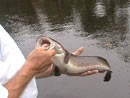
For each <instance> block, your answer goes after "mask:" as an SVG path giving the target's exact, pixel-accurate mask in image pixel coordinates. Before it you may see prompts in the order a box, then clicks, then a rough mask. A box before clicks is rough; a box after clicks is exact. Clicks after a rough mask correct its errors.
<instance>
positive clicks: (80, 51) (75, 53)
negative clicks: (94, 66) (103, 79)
mask: <svg viewBox="0 0 130 98" xmlns="http://www.w3.org/2000/svg"><path fill="white" fill-rule="evenodd" d="M83 50H84V48H83V47H80V48H79V49H77V50H76V51H75V52H74V53H73V54H74V55H80V54H81V53H82V52H83ZM96 73H98V70H92V71H88V72H84V73H82V74H67V75H69V76H88V75H92V74H96Z"/></svg>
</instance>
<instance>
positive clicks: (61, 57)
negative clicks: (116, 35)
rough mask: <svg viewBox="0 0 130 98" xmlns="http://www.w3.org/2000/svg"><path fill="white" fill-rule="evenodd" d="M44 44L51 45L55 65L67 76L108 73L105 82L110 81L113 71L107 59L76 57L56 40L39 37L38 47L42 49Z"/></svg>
mask: <svg viewBox="0 0 130 98" xmlns="http://www.w3.org/2000/svg"><path fill="white" fill-rule="evenodd" d="M43 44H49V49H54V50H55V51H56V55H55V56H54V65H55V66H56V67H57V68H58V69H59V70H60V71H62V72H64V73H66V74H79V73H83V72H87V71H92V70H98V71H99V72H105V71H106V72H107V73H106V76H105V77H104V81H109V80H110V78H111V72H112V71H111V68H110V66H109V63H108V61H107V60H106V59H105V58H103V57H99V56H75V55H73V54H72V53H70V52H68V51H67V50H66V49H65V48H64V47H63V46H62V45H61V44H60V43H59V42H57V41H56V40H54V39H52V38H50V37H46V36H39V37H38V38H37V41H36V47H41V46H42V45H43Z"/></svg>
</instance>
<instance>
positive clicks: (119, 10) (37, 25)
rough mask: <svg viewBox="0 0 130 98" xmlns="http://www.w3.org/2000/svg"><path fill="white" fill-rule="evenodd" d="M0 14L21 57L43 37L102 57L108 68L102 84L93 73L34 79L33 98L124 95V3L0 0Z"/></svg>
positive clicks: (129, 59) (127, 41)
mask: <svg viewBox="0 0 130 98" xmlns="http://www.w3.org/2000/svg"><path fill="white" fill-rule="evenodd" d="M0 12H1V15H0V23H1V24H2V25H3V26H4V27H5V29H6V30H7V31H8V32H9V33H10V34H11V36H12V37H13V38H14V39H15V40H16V42H17V43H18V45H19V47H20V48H21V50H22V51H23V53H24V54H25V56H26V55H27V54H28V53H29V51H30V50H32V49H33V48H34V43H35V39H36V37H37V36H38V35H40V34H45V35H48V36H51V37H53V38H55V39H56V40H58V41H60V42H61V43H62V44H64V46H65V47H66V48H67V49H68V50H69V51H71V52H72V51H74V49H76V48H78V47H80V46H81V45H82V46H84V47H85V48H87V52H86V51H85V52H84V54H83V55H86V54H87V55H100V56H103V57H105V58H107V59H108V61H109V62H110V64H111V66H112V69H113V78H112V80H111V82H110V83H108V84H103V83H102V82H101V81H100V79H99V78H101V77H100V76H99V75H95V76H93V77H88V78H87V79H86V78H74V77H72V78H70V77H65V76H63V77H61V78H58V79H57V78H54V77H52V78H48V79H45V80H39V81H38V87H39V89H40V91H39V98H41V97H46V98H65V97H69V98H72V97H73V98H79V97H80V98H84V97H88V98H94V97H96V98H117V97H118V98H129V97H130V96H129V92H130V91H129V90H130V87H129V85H130V82H129V80H130V79H129V78H127V77H129V72H130V66H129V64H130V2H129V0H1V3H0ZM30 43H31V44H32V46H30ZM75 43H76V44H75ZM105 45H107V47H106V46H105ZM23 46H24V48H23ZM28 46H30V47H28ZM51 80H52V81H54V82H53V83H52V82H50V81H51ZM70 80H71V82H68V81H70ZM83 80H84V81H83ZM95 80H96V81H97V82H95ZM41 81H42V82H43V83H42V82H41ZM86 82H87V85H86V87H84V85H85V84H86ZM44 83H47V85H46V86H45V85H44ZM57 83H58V84H57ZM79 83H80V84H79ZM64 84H66V85H68V86H69V87H65V86H64ZM81 84H82V85H81ZM124 84H125V85H124ZM39 85H40V86H39ZM41 85H44V86H43V87H42V86H41ZM56 85H58V86H56ZM52 87H53V88H52ZM63 88H64V89H63ZM88 88H89V89H88ZM46 89H47V90H46ZM50 89H51V90H50ZM68 89H69V90H68ZM97 89H98V91H97ZM45 90H46V91H45ZM75 90H76V91H75ZM50 91H51V92H50ZM42 92H45V93H44V94H43V93H42ZM74 92H76V94H75V93H74ZM102 92H103V93H102ZM92 93H94V94H92Z"/></svg>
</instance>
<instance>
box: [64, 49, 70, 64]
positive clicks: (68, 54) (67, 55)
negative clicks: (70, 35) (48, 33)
mask: <svg viewBox="0 0 130 98" xmlns="http://www.w3.org/2000/svg"><path fill="white" fill-rule="evenodd" d="M70 56H71V54H70V53H69V52H68V51H67V50H66V54H65V58H64V62H65V63H66V64H67V63H68V62H69V59H70Z"/></svg>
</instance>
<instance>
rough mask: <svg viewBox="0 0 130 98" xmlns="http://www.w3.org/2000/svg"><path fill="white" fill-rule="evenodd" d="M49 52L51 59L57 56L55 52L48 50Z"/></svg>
mask: <svg viewBox="0 0 130 98" xmlns="http://www.w3.org/2000/svg"><path fill="white" fill-rule="evenodd" d="M47 52H48V53H49V54H50V56H51V57H53V56H55V54H56V51H55V50H48V51H47Z"/></svg>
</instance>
